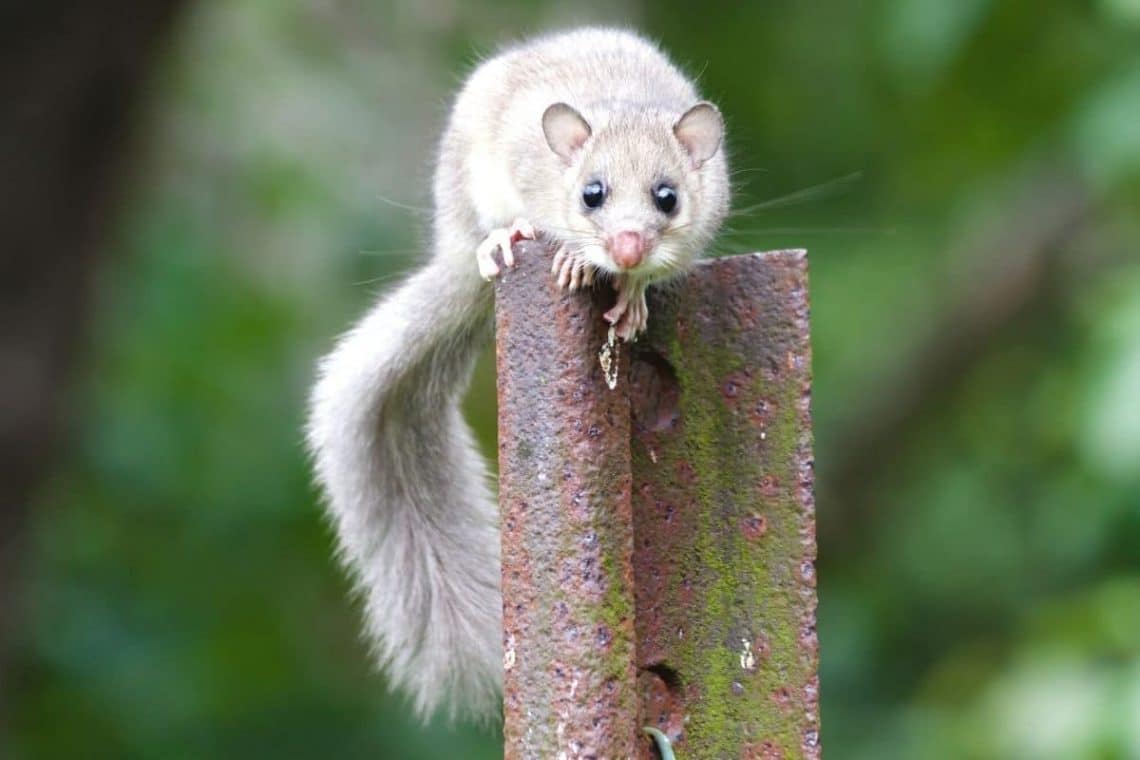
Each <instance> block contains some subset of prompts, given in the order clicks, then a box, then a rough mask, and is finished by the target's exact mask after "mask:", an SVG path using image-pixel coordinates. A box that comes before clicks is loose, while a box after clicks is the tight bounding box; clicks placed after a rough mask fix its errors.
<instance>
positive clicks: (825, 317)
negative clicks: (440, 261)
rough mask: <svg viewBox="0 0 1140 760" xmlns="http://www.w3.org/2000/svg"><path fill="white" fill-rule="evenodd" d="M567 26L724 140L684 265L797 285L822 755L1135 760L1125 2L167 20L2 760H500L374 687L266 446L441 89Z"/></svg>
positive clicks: (266, 0) (368, 268) (1133, 313)
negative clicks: (659, 64)
mask: <svg viewBox="0 0 1140 760" xmlns="http://www.w3.org/2000/svg"><path fill="white" fill-rule="evenodd" d="M577 21H595V22H596V21H602V22H615V23H623V22H624V23H634V24H635V25H636V26H638V27H639V28H641V29H643V30H645V31H646V32H647V33H649V34H651V35H653V36H655V37H657V38H658V39H660V40H661V41H662V42H663V44H664V46H665V47H666V48H667V49H668V50H669V51H671V52H672V53H673V54H674V55H675V57H676V58H677V60H678V61H680V62H681V63H682V64H684V65H685V66H686V67H688V68H689V69H690V70H692V71H694V72H699V73H700V75H701V83H702V87H703V89H704V90H705V92H706V93H707V94H708V96H709V97H711V98H712V99H714V100H716V101H717V102H718V103H720V104H721V106H722V108H723V110H724V112H725V113H726V114H727V115H728V118H729V125H730V134H731V138H732V139H731V147H732V149H733V154H734V156H735V159H734V165H735V167H736V168H737V169H739V170H740V172H739V173H738V174H737V175H736V177H737V181H738V184H739V192H738V194H737V207H738V208H741V209H748V208H749V207H750V206H754V205H755V206H757V207H756V208H753V209H752V210H750V211H747V212H746V213H741V214H739V215H737V216H736V217H734V219H733V220H732V222H731V225H730V226H731V228H732V229H731V230H730V231H728V232H727V233H726V234H725V236H724V238H723V239H722V241H721V244H720V245H719V249H718V250H720V251H723V252H729V251H737V252H738V251H743V250H749V249H757V248H774V247H785V246H793V245H795V246H805V247H808V248H809V249H810V251H811V256H812V259H811V261H812V286H813V293H812V297H813V307H814V311H813V329H814V346H815V370H816V392H815V412H816V420H817V453H818V457H817V462H818V464H817V472H818V475H819V479H820V499H819V506H818V517H819V526H820V563H819V579H820V599H821V604H820V622H819V632H820V640H821V646H822V697H823V705H822V710H823V712H822V719H823V728H824V731H823V744H824V746H825V747H826V750H827V753H828V755H829V756H830V757H842V758H876V759H881V758H964V757H970V758H1027V759H1028V758H1033V759H1037V758H1134V757H1140V550H1138V547H1140V400H1138V396H1140V254H1138V243H1140V220H1138V218H1137V214H1136V209H1137V208H1140V126H1138V125H1140V2H1138V1H1137V0H1097V1H1093V0H1088V1H1085V2H1078V1H1076V0H1073V1H1071V2H1064V1H1063V0H968V1H967V0H962V1H960V2H940V1H939V0H878V1H877V2H864V3H847V2H839V1H838V0H837V1H836V2H808V3H794V2H789V1H787V0H776V1H773V2H767V3H762V4H759V3H753V4H739V5H736V4H723V5H703V6H696V5H693V4H691V3H683V2H680V1H679V0H664V1H663V2H657V3H653V4H645V5H641V4H636V3H631V2H621V1H620V0H619V1H618V2H606V3H602V2H592V1H584V2H582V3H578V4H575V5H574V7H573V8H567V7H565V6H560V5H556V4H554V3H549V4H536V3H531V2H524V1H523V0H515V2H509V3H502V4H491V3H489V2H486V0H484V1H483V2H476V3H466V4H462V5H460V4H458V3H454V2H448V1H447V0H436V1H433V2H429V3H419V4H413V3H406V2H397V3H375V4H365V3H348V4H338V3H329V2H322V1H320V0H312V1H309V2H303V3H278V2H271V0H228V2H221V0H203V1H202V2H199V3H197V5H196V6H195V8H194V10H193V12H192V13H191V14H190V15H189V16H188V17H186V18H185V19H184V20H183V23H182V25H181V27H180V30H179V34H178V38H177V39H176V41H175V44H174V45H173V46H172V47H171V49H170V50H169V52H168V55H167V57H166V60H165V63H164V64H163V66H162V67H161V69H160V70H158V71H156V72H154V76H153V81H152V97H151V99H150V108H149V109H148V110H147V112H146V113H145V114H142V115H140V116H141V119H142V123H143V129H142V130H141V131H142V133H143V135H144V138H145V139H144V140H143V150H142V156H141V159H140V162H139V171H138V177H137V179H136V181H135V182H134V190H133V192H132V195H131V198H130V202H129V204H128V208H127V213H126V214H125V215H124V218H123V219H122V222H121V224H120V225H119V232H118V233H117V235H116V236H115V238H114V240H113V248H114V254H115V255H114V257H113V261H112V264H111V266H109V267H107V268H106V269H105V270H104V272H103V277H102V280H101V282H100V299H99V308H98V313H97V315H96V320H95V322H94V324H93V325H92V326H91V340H90V343H89V350H88V353H87V360H86V363H85V368H84V372H83V375H82V377H81V379H80V381H79V383H78V384H77V386H76V388H75V392H74V394H73V398H72V404H71V417H70V419H71V424H70V436H69V441H70V445H69V446H68V450H67V454H66V457H65V459H64V461H63V462H62V463H61V466H60V467H59V469H58V472H57V474H56V476H55V477H54V479H53V480H52V481H51V482H50V483H49V484H48V486H47V487H46V488H45V490H44V492H43V493H42V495H41V498H40V499H39V501H38V504H37V507H36V510H35V513H34V526H33V527H34V531H33V540H32V544H31V546H30V547H28V553H27V561H26V575H27V583H26V588H25V594H24V595H23V600H22V604H21V606H20V608H19V609H18V610H17V612H18V625H17V640H16V646H17V666H16V668H15V671H14V672H13V673H11V674H10V686H11V687H12V688H13V689H14V694H13V698H12V699H11V700H10V705H11V707H10V711H11V714H10V715H9V716H8V717H9V722H10V727H11V728H12V730H13V738H14V741H15V745H14V749H15V756H16V757H26V758H49V757H51V758H54V757H67V758H71V757H161V758H171V757H188V758H190V757H192V758H199V757H261V756H282V757H346V758H347V757H373V758H377V757H379V758H417V757H422V758H429V757H431V758H435V757H462V758H479V757H488V758H489V757H495V756H497V754H498V752H499V740H498V738H497V737H496V735H495V734H494V733H493V732H489V731H481V730H478V729H476V728H471V727H462V726H461V727H447V726H443V725H439V724H433V725H432V726H431V727H427V728H425V727H421V726H418V725H417V724H416V723H415V722H414V721H413V720H412V718H411V717H410V713H409V711H408V709H407V707H406V705H405V704H404V703H403V702H402V701H401V700H400V699H399V698H398V697H395V696H391V695H389V694H388V693H387V692H386V690H385V687H384V685H383V683H382V680H381V678H380V677H379V676H378V675H376V674H375V673H374V672H372V670H371V669H370V665H369V661H368V656H367V651H366V645H365V644H364V643H362V642H361V640H360V638H359V635H358V620H357V613H356V610H355V607H354V605H353V604H352V602H351V600H350V597H349V589H348V588H347V584H346V583H345V581H344V579H343V578H342V576H341V575H340V573H339V572H338V571H337V569H336V568H335V566H334V563H333V561H332V559H331V540H330V533H329V530H328V528H327V526H326V525H325V524H324V523H323V520H322V517H321V514H320V510H319V508H318V506H317V503H316V497H315V494H314V492H313V490H312V488H311V486H310V485H309V476H308V473H307V468H306V462H305V459H304V454H303V451H302V449H301V446H300V441H301V435H300V427H301V421H302V410H303V403H304V395H305V391H306V387H307V384H308V383H309V381H310V379H311V376H312V367H313V362H314V360H315V358H316V357H317V356H318V355H319V354H320V353H321V352H322V351H323V350H324V349H325V348H327V347H328V346H329V344H330V341H331V339H332V336H333V335H334V334H335V333H336V332H337V331H338V330H340V329H342V328H343V327H345V326H346V325H347V324H349V322H350V320H351V319H352V317H353V316H354V315H356V314H358V313H359V312H360V310H361V309H362V308H363V307H364V306H365V305H366V304H367V303H368V302H369V300H370V299H371V298H372V297H373V295H374V293H375V292H377V291H379V290H382V289H383V288H384V287H385V284H386V283H387V281H388V278H390V277H392V276H393V275H395V274H397V273H399V272H401V271H403V270H404V269H406V267H408V266H410V265H411V263H412V261H414V259H415V258H416V256H418V253H417V241H418V240H419V239H420V237H419V235H420V232H421V230H422V225H423V211H422V208H423V206H425V205H426V201H425V199H426V197H427V182H428V177H429V176H430V155H431V150H432V141H433V140H434V139H435V134H436V133H437V132H438V128H439V126H440V123H441V119H442V117H443V115H444V113H445V105H444V104H445V103H446V102H447V97H448V93H449V91H450V90H451V89H452V88H453V86H454V84H455V83H456V82H457V81H458V80H459V78H460V77H461V72H462V71H464V70H465V69H466V68H467V67H469V66H470V64H471V62H472V61H473V60H474V59H475V57H476V55H478V54H481V53H484V52H486V51H489V50H493V48H494V46H495V44H497V43H498V42H501V41H503V40H505V39H508V38H511V37H515V36H519V35H521V34H524V33H525V32H527V31H532V30H539V29H545V28H548V27H550V26H557V25H566V24H569V23H573V22H577ZM853 172H858V173H859V174H858V177H857V178H850V177H849V175H851V174H852V173H853ZM836 178H848V179H843V180H840V181H838V182H832V181H831V180H835V179H836ZM1044 178H1047V179H1044ZM1058 184H1059V185H1060V186H1061V187H1062V188H1063V189H1064V192H1065V193H1066V194H1068V195H1069V196H1072V197H1075V198H1077V199H1078V202H1077V205H1078V206H1079V207H1080V208H1081V211H1080V212H1079V213H1078V214H1077V215H1076V219H1077V221H1076V222H1074V224H1073V225H1069V226H1068V227H1066V230H1065V234H1064V235H1060V236H1056V238H1055V239H1053V238H1049V239H1046V240H1045V241H1044V242H1038V243H1035V242H1034V241H1035V240H1036V239H1037V238H1036V236H1037V233H1038V232H1039V231H1040V229H1039V228H1045V227H1048V224H1047V223H1048V222H1049V221H1050V220H1049V219H1048V218H1047V215H1048V214H1049V213H1050V211H1049V209H1051V208H1052V207H1051V206H1049V205H1047V204H1045V205H1043V206H1042V208H1043V209H1044V210H1043V211H1042V212H1041V214H1040V215H1037V216H1035V215H1034V213H1033V209H1034V208H1035V206H1034V204H1035V203H1037V201H1038V200H1039V198H1038V196H1039V195H1044V193H1045V191H1046V188H1048V187H1055V186H1056V185H1058ZM805 188H816V189H813V190H808V191H806V192H801V193H799V194H798V195H794V196H792V197H789V198H784V196H788V194H790V193H796V192H797V191H803V190H804V189H805ZM781 198H784V200H779V199H781ZM1026 207H1028V208H1029V209H1030V212H1029V213H1028V214H1026V213H1023V210H1024V208H1026ZM1038 221H1039V222H1040V225H1039V224H1038ZM987 241H988V242H987ZM994 241H996V242H994ZM1026 262H1028V263H1026ZM1018 267H1022V268H1024V269H1025V273H1023V274H1021V275H1019V272H1021V269H1018ZM1011 272H1012V273H1013V274H1010V273H1011ZM1042 272H1044V274H1042ZM1003 278H1009V282H1010V283H1012V285H1011V289H1006V290H1000V291H999V292H998V295H999V296H1000V297H999V298H997V299H996V300H995V299H988V300H986V299H982V300H981V301H980V302H979V301H973V300H971V299H972V297H973V296H974V295H975V294H976V293H978V292H980V291H985V290H986V287H987V285H989V284H992V283H993V282H995V281H1001V282H1005V280H1004V279H1003ZM1007 304H1016V305H1017V306H1016V308H1012V307H1011V308H1010V309H1005V308H1003V306H1004V305H1007ZM964 322H970V323H971V324H973V326H974V329H973V331H972V332H970V333H969V335H968V337H969V340H968V341H966V342H965V343H963V341H960V340H955V339H954V338H955V334H954V332H953V329H952V328H953V327H954V326H955V325H958V324H962V323H964ZM948 330H949V332H948ZM942 350H944V351H945V352H946V354H947V356H946V357H944V358H945V361H942V360H941V359H942V358H943V357H941V355H940V354H939V351H942ZM932 357H933V358H934V359H935V360H937V361H936V366H938V367H943V368H946V369H945V371H941V372H938V373H936V374H935V375H934V376H933V377H931V376H929V375H923V374H922V372H921V369H922V367H923V366H924V365H923V363H924V362H927V363H929V361H930V360H931V358H932ZM493 382H494V381H493V377H492V375H491V370H490V365H489V363H488V362H484V363H483V365H482V366H481V368H480V371H479V372H478V374H477V378H476V381H475V388H474V391H473V394H472V401H471V403H470V405H469V406H470V412H471V418H472V420H473V422H474V423H475V424H476V426H477V428H478V431H479V433H480V436H481V440H482V441H484V442H485V444H486V448H487V451H488V453H493V451H494V446H493V436H494V410H493V406H492V403H491V402H490V401H489V400H491V399H493V392H492V388H493ZM893 409H903V410H905V412H906V414H905V416H904V417H903V418H902V419H900V420H896V421H895V422H894V423H893V424H891V425H889V426H887V427H886V428H885V429H886V431H887V434H885V435H879V436H878V437H876V434H875V431H876V430H877V429H879V428H878V427H877V426H878V425H879V423H880V422H881V421H882V420H883V419H886V418H889V416H890V413H891V410H893ZM864 446H874V447H875V448H874V450H872V451H870V452H869V455H864V456H862V457H861V458H853V457H852V454H853V452H855V451H857V450H858V449H860V448H862V447H864ZM851 462H854V464H851Z"/></svg>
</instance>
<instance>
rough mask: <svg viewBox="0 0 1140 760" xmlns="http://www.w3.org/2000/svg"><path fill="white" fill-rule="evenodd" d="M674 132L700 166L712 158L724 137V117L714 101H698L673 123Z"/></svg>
mask: <svg viewBox="0 0 1140 760" xmlns="http://www.w3.org/2000/svg"><path fill="white" fill-rule="evenodd" d="M673 134H674V135H676V136H677V140H678V141H680V143H681V145H683V146H684V147H685V150H686V151H688V153H689V157H690V158H691V159H693V166H694V167H698V166H700V165H701V164H703V163H704V162H705V161H708V160H709V159H710V158H712V157H713V156H714V155H715V154H716V151H717V148H719V147H720V142H721V140H722V139H723V138H724V119H722V118H721V116H720V111H718V110H717V107H716V106H714V105H713V104H712V103H697V104H696V105H695V106H693V107H692V108H690V109H689V110H688V111H685V113H684V114H682V115H681V118H680V119H677V123H676V124H674V125H673Z"/></svg>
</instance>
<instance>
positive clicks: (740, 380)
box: [720, 370, 752, 406]
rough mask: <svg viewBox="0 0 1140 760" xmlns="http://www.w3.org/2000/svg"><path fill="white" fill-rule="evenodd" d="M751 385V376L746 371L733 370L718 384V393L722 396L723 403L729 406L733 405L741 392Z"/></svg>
mask: <svg viewBox="0 0 1140 760" xmlns="http://www.w3.org/2000/svg"><path fill="white" fill-rule="evenodd" d="M751 385H752V377H751V375H750V374H749V373H748V372H746V371H743V370H741V371H739V372H733V373H731V374H729V375H728V376H727V377H725V378H724V381H723V382H721V384H720V394H721V396H722V397H724V400H725V403H727V404H728V405H729V406H735V405H736V403H737V401H738V399H739V398H740V397H741V394H743V393H745V392H746V391H747V390H748V388H749V387H750V386H751Z"/></svg>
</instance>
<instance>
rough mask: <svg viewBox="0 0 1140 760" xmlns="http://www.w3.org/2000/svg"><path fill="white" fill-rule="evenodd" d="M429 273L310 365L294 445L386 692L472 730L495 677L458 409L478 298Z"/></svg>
mask: <svg viewBox="0 0 1140 760" xmlns="http://www.w3.org/2000/svg"><path fill="white" fill-rule="evenodd" d="M438 266H439V265H437V264H435V263H434V262H433V263H432V264H429V265H428V267H427V268H425V269H423V270H421V271H420V272H418V273H417V274H415V275H413V276H412V277H411V279H409V280H408V281H406V282H405V283H404V284H403V285H402V286H401V287H399V288H398V289H396V290H395V291H394V292H393V293H391V294H389V295H387V296H386V297H384V298H383V299H381V301H380V302H379V303H378V304H377V305H376V306H375V307H373V309H372V310H371V311H370V312H369V313H368V314H367V315H366V316H365V317H364V318H363V319H362V320H361V321H360V322H359V323H358V324H357V325H356V326H355V327H354V328H353V329H352V330H350V331H349V332H348V333H347V334H346V335H344V336H343V337H342V338H341V339H340V341H339V342H338V343H337V345H336V347H335V348H334V349H333V351H332V352H331V353H330V354H329V355H328V356H326V357H325V358H324V359H323V360H322V361H321V364H320V370H319V378H318V380H317V383H316V385H315V387H314V388H313V392H312V396H311V399H310V411H309V421H308V431H307V433H308V445H309V449H310V451H311V453H312V455H313V459H314V461H315V469H316V475H317V479H318V481H319V482H320V485H321V486H322V488H323V490H324V494H325V500H326V504H327V507H328V513H329V515H330V516H331V518H332V522H333V524H334V526H335V529H336V534H337V539H338V544H339V553H340V557H341V560H342V561H343V563H344V565H345V566H346V567H347V568H348V570H349V572H350V573H351V575H352V577H353V579H354V581H355V583H356V586H357V588H358V589H359V592H360V594H361V596H362V598H363V599H364V607H365V615H366V625H367V629H368V632H369V634H370V638H371V640H372V642H373V644H374V649H375V652H376V655H377V659H378V660H379V662H380V664H381V666H382V667H383V668H384V670H385V672H386V673H387V675H388V678H389V680H390V681H391V683H392V684H393V685H394V686H397V687H399V688H401V689H403V690H405V691H406V692H407V693H409V694H410V695H411V697H412V699H413V700H414V703H415V707H416V709H417V711H418V712H419V714H420V715H421V717H424V718H427V717H428V716H429V715H430V714H431V713H433V712H434V711H435V710H436V709H437V708H439V707H443V708H445V710H446V711H447V712H448V713H449V714H450V715H451V716H452V717H455V716H457V715H460V716H465V717H474V718H476V719H486V718H489V717H491V716H494V715H497V711H498V709H499V690H500V684H501V678H502V672H501V671H502V653H501V636H502V634H501V630H502V629H501V616H502V609H501V603H500V592H499V573H500V569H499V567H500V565H499V534H498V511H497V509H496V507H495V504H494V501H493V500H492V498H491V494H490V491H489V489H488V486H487V468H486V464H485V462H484V461H483V459H482V457H481V456H480V455H479V453H478V451H477V449H476V446H475V442H474V440H473V438H472V435H471V431H470V430H469V428H468V427H467V425H466V424H465V423H464V421H463V419H462V417H461V415H460V411H459V402H460V399H461V396H462V394H463V391H464V390H465V389H466V387H467V385H468V382H469V379H470V375H471V369H472V367H473V365H474V361H475V358H476V355H477V352H478V349H479V346H480V345H481V344H482V343H483V340H484V339H485V338H486V336H487V335H488V334H489V332H490V297H489V291H488V289H487V288H486V286H485V283H482V282H479V281H474V282H456V277H455V273H454V272H447V271H437V267H438Z"/></svg>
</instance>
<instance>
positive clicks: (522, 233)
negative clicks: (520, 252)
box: [475, 217, 535, 280]
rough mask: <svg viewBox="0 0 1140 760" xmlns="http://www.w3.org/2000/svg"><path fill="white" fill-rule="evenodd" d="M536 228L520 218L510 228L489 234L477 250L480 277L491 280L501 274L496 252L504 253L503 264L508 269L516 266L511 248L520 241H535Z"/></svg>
mask: <svg viewBox="0 0 1140 760" xmlns="http://www.w3.org/2000/svg"><path fill="white" fill-rule="evenodd" d="M534 238H535V232H534V226H533V225H532V224H531V223H530V222H528V221H527V220H526V219H523V218H521V217H520V218H518V219H516V220H514V221H513V222H511V224H510V226H509V227H498V228H496V229H493V230H491V231H490V232H488V233H487V237H485V238H483V242H482V243H480V244H479V246H478V247H477V248H476V249H475V261H476V263H477V264H478V265H479V276H480V277H482V278H483V279H484V280H490V279H492V278H493V277H495V276H496V275H498V274H499V271H500V269H499V265H498V263H496V261H495V250H496V249H498V250H500V251H502V253H503V263H504V264H505V265H507V266H508V267H513V266H514V265H515V254H514V251H513V250H511V246H513V245H514V244H515V243H517V242H518V241H520V240H523V239H526V240H534Z"/></svg>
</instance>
